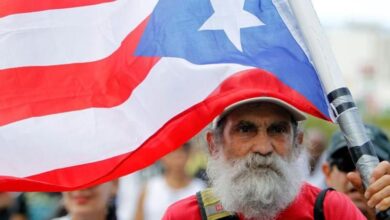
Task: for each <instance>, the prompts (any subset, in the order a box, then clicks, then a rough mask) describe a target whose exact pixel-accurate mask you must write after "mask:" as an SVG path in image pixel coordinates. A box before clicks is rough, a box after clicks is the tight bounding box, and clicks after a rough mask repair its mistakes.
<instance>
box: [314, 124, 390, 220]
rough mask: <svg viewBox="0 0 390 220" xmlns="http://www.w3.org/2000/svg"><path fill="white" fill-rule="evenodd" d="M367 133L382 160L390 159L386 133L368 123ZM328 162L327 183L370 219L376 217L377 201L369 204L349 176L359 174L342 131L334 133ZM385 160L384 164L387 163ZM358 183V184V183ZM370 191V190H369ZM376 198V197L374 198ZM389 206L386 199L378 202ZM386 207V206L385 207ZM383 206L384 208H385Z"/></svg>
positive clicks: (372, 219) (325, 170) (323, 166)
mask: <svg viewBox="0 0 390 220" xmlns="http://www.w3.org/2000/svg"><path fill="white" fill-rule="evenodd" d="M365 127H366V130H367V134H368V136H369V137H370V139H371V140H372V143H373V146H374V149H375V151H376V153H377V155H378V158H379V160H380V161H390V142H389V139H388V137H387V136H386V134H385V133H384V132H383V131H382V130H381V129H379V128H378V127H375V126H372V125H366V126H365ZM326 155H327V156H326V162H325V163H324V164H323V165H322V171H323V173H324V175H325V177H326V184H327V185H328V186H329V187H332V188H333V189H335V190H337V191H339V192H342V193H344V194H346V195H347V196H348V197H349V198H350V199H351V200H352V201H353V203H355V205H356V206H357V207H358V208H359V209H360V211H362V213H363V214H364V215H365V216H366V217H367V219H369V220H374V219H376V215H375V210H373V209H372V207H374V206H373V205H374V204H375V202H373V203H372V202H371V201H370V202H369V203H368V204H369V205H371V208H370V207H369V206H368V205H367V201H366V200H365V198H364V196H363V195H362V194H361V193H359V191H358V189H357V188H356V187H354V186H353V185H352V184H351V182H350V181H349V179H348V177H349V178H354V176H357V173H356V172H354V171H355V169H356V168H355V165H354V164H353V162H352V159H351V157H349V152H348V147H347V142H346V140H345V138H344V136H343V135H342V134H341V132H340V131H339V132H336V133H335V134H333V136H332V139H331V142H330V146H329V148H328V150H327V151H326ZM385 163H386V162H384V163H383V164H385ZM352 180H353V179H352ZM356 185H358V184H356ZM368 193H369V191H368ZM373 200H375V198H373ZM378 205H379V206H378V208H380V207H381V206H385V207H386V206H387V204H386V200H385V201H383V202H381V203H379V204H378ZM385 207H384V208H385ZM384 208H382V209H384Z"/></svg>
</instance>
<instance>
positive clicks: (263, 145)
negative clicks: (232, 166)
mask: <svg viewBox="0 0 390 220" xmlns="http://www.w3.org/2000/svg"><path fill="white" fill-rule="evenodd" d="M251 150H252V152H253V153H258V154H261V155H264V156H266V155H270V154H272V152H273V151H274V147H273V145H272V140H271V138H270V137H269V136H268V135H267V134H266V133H260V134H258V135H256V137H255V138H254V139H253V143H252V148H251Z"/></svg>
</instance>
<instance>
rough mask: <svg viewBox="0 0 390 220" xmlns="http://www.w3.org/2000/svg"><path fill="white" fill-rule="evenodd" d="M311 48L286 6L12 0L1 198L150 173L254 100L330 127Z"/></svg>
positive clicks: (3, 81) (3, 33) (195, 0)
mask: <svg viewBox="0 0 390 220" xmlns="http://www.w3.org/2000/svg"><path fill="white" fill-rule="evenodd" d="M24 2H26V4H24ZM305 51H306V50H305V47H304V45H303V43H302V40H301V38H300V34H299V30H297V28H296V25H295V21H294V18H293V17H292V15H291V12H290V9H289V7H288V4H287V3H286V2H285V1H282V0H279V1H271V0H246V1H245V0H187V1H181V0H160V1H157V0H147V1H139V0H116V1H109V0H106V1H103V0H84V1H77V4H76V3H74V1H66V0H55V1H54V0H53V1H52V0H44V1H38V2H36V1H34V2H33V1H30V0H29V1H25V0H23V1H22V0H5V1H2V2H1V3H0V149H1V152H0V191H5V190H18V191H32V190H33V191H60V190H71V189H76V188H81V187H87V186H91V185H93V184H97V183H101V182H103V181H107V180H111V179H114V178H117V177H119V176H122V175H125V174H128V173H131V172H133V171H136V170H139V169H142V168H144V167H146V166H148V165H150V164H152V163H153V162H155V161H156V160H158V159H159V158H160V157H162V156H163V155H165V154H166V153H168V152H170V151H172V150H174V149H175V148H177V147H178V146H180V145H181V144H183V143H184V142H185V141H187V140H188V139H189V138H190V137H192V136H193V135H195V134H196V133H197V132H199V131H200V130H201V129H202V128H203V127H204V126H206V125H207V124H208V123H209V122H210V121H211V120H212V119H213V117H215V116H216V115H218V114H219V113H220V112H221V111H222V110H223V109H224V108H225V107H226V106H228V105H229V104H232V103H234V102H236V101H238V100H241V99H245V98H250V97H255V96H259V95H266V96H273V97H278V98H280V99H283V100H285V101H287V102H289V103H291V104H293V105H295V106H296V107H297V108H299V109H301V110H302V111H305V112H307V113H309V114H312V115H314V116H317V117H320V118H323V119H327V120H329V113H328V104H327V102H326V100H325V98H324V97H325V96H324V93H323V91H322V88H321V83H320V81H319V79H318V77H317V75H316V72H315V70H314V68H313V66H312V65H311V63H310V61H309V58H308V55H307V53H306V52H305Z"/></svg>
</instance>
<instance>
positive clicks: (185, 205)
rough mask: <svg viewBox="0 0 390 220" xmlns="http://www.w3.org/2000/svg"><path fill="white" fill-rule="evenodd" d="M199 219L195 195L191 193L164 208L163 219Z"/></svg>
mask: <svg viewBox="0 0 390 220" xmlns="http://www.w3.org/2000/svg"><path fill="white" fill-rule="evenodd" d="M176 219H188V220H200V219H201V216H200V209H199V205H198V200H197V198H196V195H191V196H189V197H187V198H184V199H182V200H179V201H177V202H175V203H173V204H172V205H171V206H169V207H168V209H167V210H166V212H165V214H164V217H163V220H176Z"/></svg>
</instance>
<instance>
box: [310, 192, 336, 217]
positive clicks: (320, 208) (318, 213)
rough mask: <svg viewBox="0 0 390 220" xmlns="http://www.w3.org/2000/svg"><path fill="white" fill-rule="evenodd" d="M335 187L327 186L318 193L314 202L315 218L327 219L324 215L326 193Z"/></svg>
mask: <svg viewBox="0 0 390 220" xmlns="http://www.w3.org/2000/svg"><path fill="white" fill-rule="evenodd" d="M333 190H334V189H332V188H327V189H323V190H321V192H320V193H318V195H317V198H316V201H315V203H314V220H325V215H324V200H325V196H326V193H327V192H328V191H333Z"/></svg>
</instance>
